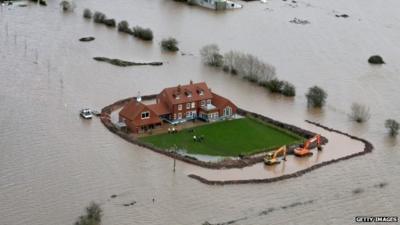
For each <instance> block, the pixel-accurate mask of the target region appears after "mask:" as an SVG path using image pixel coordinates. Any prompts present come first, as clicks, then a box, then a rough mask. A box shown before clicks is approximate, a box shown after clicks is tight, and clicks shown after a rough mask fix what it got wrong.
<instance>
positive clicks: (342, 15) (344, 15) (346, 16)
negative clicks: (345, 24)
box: [335, 14, 349, 18]
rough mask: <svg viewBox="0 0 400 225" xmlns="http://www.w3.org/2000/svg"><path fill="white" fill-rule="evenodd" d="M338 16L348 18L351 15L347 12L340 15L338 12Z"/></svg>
mask: <svg viewBox="0 0 400 225" xmlns="http://www.w3.org/2000/svg"><path fill="white" fill-rule="evenodd" d="M335 16H336V17H338V18H339V17H342V18H348V17H349V15H347V14H341V15H339V14H336V15H335Z"/></svg>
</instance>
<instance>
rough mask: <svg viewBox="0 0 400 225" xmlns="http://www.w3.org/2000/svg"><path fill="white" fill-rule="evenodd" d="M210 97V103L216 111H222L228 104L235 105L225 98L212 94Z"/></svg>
mask: <svg viewBox="0 0 400 225" xmlns="http://www.w3.org/2000/svg"><path fill="white" fill-rule="evenodd" d="M212 95H213V99H212V103H213V105H215V106H216V107H217V108H218V109H222V108H224V107H225V106H227V105H229V104H231V105H235V104H233V103H232V102H231V101H230V100H229V99H226V98H224V97H222V96H221V95H217V94H215V93H214V92H213V93H212Z"/></svg>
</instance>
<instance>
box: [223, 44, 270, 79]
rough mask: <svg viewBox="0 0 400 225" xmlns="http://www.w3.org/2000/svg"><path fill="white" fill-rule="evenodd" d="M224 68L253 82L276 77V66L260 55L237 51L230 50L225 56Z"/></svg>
mask: <svg viewBox="0 0 400 225" xmlns="http://www.w3.org/2000/svg"><path fill="white" fill-rule="evenodd" d="M223 60H224V62H223V70H224V71H225V72H229V73H231V74H233V75H236V74H237V75H239V76H240V77H241V78H244V79H246V80H249V81H251V82H258V83H262V82H265V81H269V80H272V79H274V78H275V73H276V71H275V67H274V66H272V65H270V64H268V63H265V62H263V61H261V60H260V59H259V58H258V57H256V56H254V55H251V54H245V53H242V52H237V51H229V52H228V53H226V54H225V55H224V57H223Z"/></svg>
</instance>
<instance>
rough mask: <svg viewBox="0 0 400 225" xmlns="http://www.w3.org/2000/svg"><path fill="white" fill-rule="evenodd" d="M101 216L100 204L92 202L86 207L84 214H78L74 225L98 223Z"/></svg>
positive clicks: (98, 224) (95, 224) (93, 224)
mask: <svg viewBox="0 0 400 225" xmlns="http://www.w3.org/2000/svg"><path fill="white" fill-rule="evenodd" d="M102 216H103V210H102V209H101V208H100V205H99V204H97V203H95V202H92V203H90V205H89V206H88V207H87V208H86V215H83V216H80V217H79V219H78V221H76V222H75V225H100V224H101V217H102Z"/></svg>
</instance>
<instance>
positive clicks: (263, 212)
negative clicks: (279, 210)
mask: <svg viewBox="0 0 400 225" xmlns="http://www.w3.org/2000/svg"><path fill="white" fill-rule="evenodd" d="M273 211H275V208H268V209H267V210H264V211H261V212H260V213H259V214H258V215H259V216H265V215H268V214H269V213H272V212H273Z"/></svg>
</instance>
